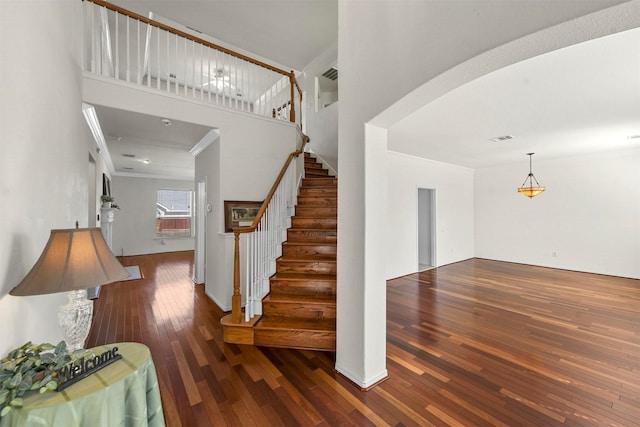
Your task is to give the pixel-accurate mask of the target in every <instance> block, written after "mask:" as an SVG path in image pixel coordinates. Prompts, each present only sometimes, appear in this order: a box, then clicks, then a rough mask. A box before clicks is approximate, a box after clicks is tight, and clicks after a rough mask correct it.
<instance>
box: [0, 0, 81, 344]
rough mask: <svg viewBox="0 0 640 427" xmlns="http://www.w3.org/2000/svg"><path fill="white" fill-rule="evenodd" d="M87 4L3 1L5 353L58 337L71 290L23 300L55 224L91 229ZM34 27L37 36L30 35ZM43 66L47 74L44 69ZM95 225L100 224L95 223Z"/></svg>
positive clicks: (1, 284)
mask: <svg viewBox="0 0 640 427" xmlns="http://www.w3.org/2000/svg"><path fill="white" fill-rule="evenodd" d="M81 5H82V4H81V2H78V1H75V0H69V1H64V0H57V1H53V0H43V1H37V2H36V1H29V2H25V1H22V0H18V1H8V0H3V1H2V2H0V40H2V42H0V58H2V59H1V60H2V64H1V65H0V81H2V82H3V85H2V87H1V88H0V145H1V148H2V155H1V156H0V194H2V202H3V206H4V208H3V209H2V210H0V223H1V224H2V227H0V324H1V325H2V332H1V333H0V355H2V356H4V355H6V353H7V351H9V350H10V349H12V348H15V347H17V346H19V345H22V344H24V343H25V342H26V341H28V340H31V341H33V342H51V343H54V344H55V343H57V342H58V341H59V340H60V339H61V335H60V333H59V332H58V326H57V324H58V322H57V311H58V307H59V306H60V304H61V303H63V302H64V301H65V300H66V296H65V295H64V294H51V295H44V296H36V297H14V296H10V295H8V292H9V291H10V290H11V289H12V288H13V287H15V286H16V285H17V284H18V283H19V282H20V281H21V280H22V279H23V277H24V276H25V274H26V273H27V272H28V271H29V270H30V269H31V267H32V266H33V264H34V263H35V261H36V260H37V258H38V257H39V255H40V254H41V252H42V250H43V249H44V246H45V244H46V242H47V240H48V238H49V234H50V230H51V229H54V228H72V227H74V224H75V221H76V220H77V221H79V224H80V226H81V227H86V226H87V219H88V206H89V205H88V203H89V202H88V187H87V163H88V155H87V146H88V144H89V142H90V141H91V134H90V132H89V129H88V127H87V126H86V124H85V123H84V118H83V116H82V111H81V107H80V103H81V91H80V87H81V86H80V80H81V76H80V60H79V52H80V45H79V43H80V42H79V40H80V38H79V35H80V26H79V25H78V22H80V20H81ZM27 33H28V35H27ZM43 64H46V66H45V68H46V70H47V72H45V73H44V74H43ZM92 225H93V224H92Z"/></svg>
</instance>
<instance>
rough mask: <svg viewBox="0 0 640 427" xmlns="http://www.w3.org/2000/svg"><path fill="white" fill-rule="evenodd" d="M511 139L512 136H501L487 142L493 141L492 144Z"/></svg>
mask: <svg viewBox="0 0 640 427" xmlns="http://www.w3.org/2000/svg"><path fill="white" fill-rule="evenodd" d="M513 138H514V136H513V135H502V136H496V137H495V138H491V139H489V141H493V142H500V141H509V140H511V139H513Z"/></svg>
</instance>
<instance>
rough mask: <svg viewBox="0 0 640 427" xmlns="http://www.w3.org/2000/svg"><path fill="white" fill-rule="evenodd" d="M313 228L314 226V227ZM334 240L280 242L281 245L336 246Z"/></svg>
mask: <svg viewBox="0 0 640 427" xmlns="http://www.w3.org/2000/svg"><path fill="white" fill-rule="evenodd" d="M314 230H315V228H314ZM337 245H338V244H337V243H336V242H327V243H314V242H291V241H286V242H282V246H337Z"/></svg>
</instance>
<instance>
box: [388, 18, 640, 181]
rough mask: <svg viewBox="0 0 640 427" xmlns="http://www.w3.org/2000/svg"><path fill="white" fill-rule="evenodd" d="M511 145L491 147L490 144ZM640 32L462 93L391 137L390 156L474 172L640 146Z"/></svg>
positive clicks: (500, 75) (406, 122) (511, 70)
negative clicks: (529, 155)
mask: <svg viewBox="0 0 640 427" xmlns="http://www.w3.org/2000/svg"><path fill="white" fill-rule="evenodd" d="M503 135H512V136H514V139H512V140H510V141H504V142H492V141H489V139H490V138H493V137H497V136H503ZM632 135H640V29H634V30H630V31H626V32H623V33H619V34H614V35H611V36H608V37H604V38H600V39H597V40H593V41H589V42H586V43H582V44H579V45H575V46H572V47H569V48H565V49H561V50H558V51H555V52H552V53H549V54H546V55H542V56H539V57H536V58H533V59H530V60H527V61H523V62H521V63H518V64H515V65H512V66H510V67H506V68H504V69H501V70H498V71H496V72H493V73H491V74H489V75H487V76H484V77H482V78H479V79H477V80H475V81H473V82H470V83H469V84H467V85H464V86H462V87H459V88H457V89H455V90H453V91H452V92H450V93H448V94H446V95H444V96H442V97H441V98H439V99H437V100H435V101H433V102H431V103H430V104H428V105H425V106H424V107H423V108H421V109H420V110H418V111H417V112H415V113H414V114H412V115H410V116H408V117H407V118H405V119H403V120H401V121H400V122H398V123H397V124H396V125H394V126H393V127H392V128H391V129H390V130H389V145H388V148H389V149H390V150H392V151H398V152H402V153H407V154H411V155H415V156H419V157H424V158H429V159H432V160H437V161H442V162H446V163H451V164H456V165H461V166H466V167H470V168H484V167H490V166H494V165H499V164H506V163H512V162H518V161H520V162H523V161H524V162H526V159H527V158H526V156H525V154H526V153H528V152H535V153H536V155H535V158H534V162H535V160H536V159H538V160H540V159H542V158H554V157H563V156H570V155H576V154H586V153H591V152H598V151H605V150H615V149H624V148H630V147H640V138H637V139H629V138H628V137H629V136H632Z"/></svg>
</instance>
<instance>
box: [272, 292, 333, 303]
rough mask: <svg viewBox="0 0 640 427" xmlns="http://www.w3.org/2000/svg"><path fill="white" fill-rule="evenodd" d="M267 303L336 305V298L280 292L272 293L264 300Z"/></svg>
mask: <svg viewBox="0 0 640 427" xmlns="http://www.w3.org/2000/svg"><path fill="white" fill-rule="evenodd" d="M264 301H265V302H290V303H301V304H309V305H311V304H318V305H326V304H333V305H335V303H336V296H335V295H329V294H319V295H301V294H288V293H280V292H273V291H272V292H271V293H270V294H269V295H267V296H266V298H265V299H264Z"/></svg>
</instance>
